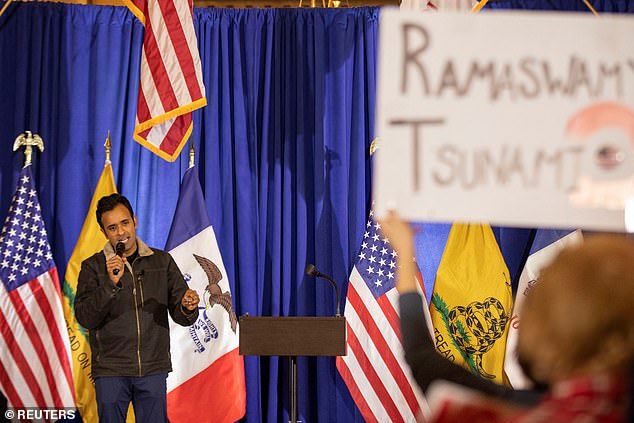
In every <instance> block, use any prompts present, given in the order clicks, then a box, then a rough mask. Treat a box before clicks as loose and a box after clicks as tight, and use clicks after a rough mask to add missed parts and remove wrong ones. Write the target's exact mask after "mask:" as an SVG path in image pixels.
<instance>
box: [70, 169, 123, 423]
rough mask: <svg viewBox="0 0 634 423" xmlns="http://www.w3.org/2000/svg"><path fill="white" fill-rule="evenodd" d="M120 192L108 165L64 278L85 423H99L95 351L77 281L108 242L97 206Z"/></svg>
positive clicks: (77, 391) (79, 401)
mask: <svg viewBox="0 0 634 423" xmlns="http://www.w3.org/2000/svg"><path fill="white" fill-rule="evenodd" d="M115 192H117V187H116V186H115V183H114V176H113V174H112V166H111V165H110V163H109V162H107V163H106V165H105V167H104V169H103V172H102V173H101V177H100V178H99V182H98V183H97V188H96V189H95V193H94V194H93V196H92V201H91V202H90V208H89V209H88V215H87V216H86V220H85V221H84V226H83V227H82V228H81V233H80V234H79V239H78V240H77V245H75V249H74V250H73V254H71V256H70V261H69V262H68V267H67V268H66V276H65V277H64V286H63V292H64V317H65V319H66V328H67V329H68V337H69V338H70V348H71V351H72V355H73V362H72V364H73V379H74V382H75V395H76V403H77V409H78V410H79V412H80V413H81V416H82V418H83V419H84V422H87V423H91V422H97V421H98V420H99V418H98V416H97V403H96V401H95V387H94V381H93V379H92V374H91V366H90V364H91V351H90V344H89V342H88V332H87V331H86V330H85V329H84V328H82V327H81V326H80V325H79V323H77V320H76V319H75V312H74V307H73V306H74V303H75V293H76V292H77V278H78V277H79V270H80V268H81V262H82V261H83V260H85V259H87V258H88V257H90V256H92V255H93V254H94V253H96V252H97V251H100V250H101V249H103V246H104V244H105V242H106V238H105V237H104V235H103V233H101V231H100V229H99V224H98V223H97V217H96V216H95V210H96V209H97V202H98V201H99V199H100V198H101V197H103V196H104V195H110V194H113V193H115Z"/></svg>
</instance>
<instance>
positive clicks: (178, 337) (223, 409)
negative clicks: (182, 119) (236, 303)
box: [165, 167, 246, 423]
mask: <svg viewBox="0 0 634 423" xmlns="http://www.w3.org/2000/svg"><path fill="white" fill-rule="evenodd" d="M165 249H166V250H167V251H169V252H170V254H171V255H172V256H173V257H174V260H175V261H176V263H177V264H178V267H179V268H180V270H181V272H183V275H184V277H185V280H186V281H187V284H188V285H189V287H190V288H191V289H195V290H196V291H197V292H198V295H199V296H200V298H201V302H200V304H199V308H200V310H199V317H198V320H197V321H196V323H194V325H192V326H190V327H182V326H179V325H176V324H175V323H174V322H172V321H171V320H170V342H171V354H172V366H173V368H174V371H173V372H172V373H170V375H169V377H168V378H167V414H168V417H169V420H170V421H171V422H173V423H180V422H187V423H191V422H214V423H222V422H234V421H236V420H238V419H240V418H241V417H242V416H244V413H245V407H246V387H245V381H244V363H243V360H242V357H241V356H240V355H238V326H237V319H236V314H235V312H234V309H233V301H232V297H231V290H230V288H229V281H228V279H227V272H226V271H225V267H224V265H223V263H222V257H221V256H220V250H219V249H218V243H217V242H216V235H215V234H214V230H213V228H212V226H211V223H210V221H209V216H208V214H207V208H206V206H205V201H204V198H203V192H202V189H201V187H200V182H199V180H198V174H197V173H196V171H195V169H194V168H193V167H191V168H189V169H188V170H187V171H186V172H185V175H184V177H183V182H182V184H181V191H180V195H179V198H178V204H177V206H176V213H175V214H174V220H173V222H172V228H171V229H170V234H169V236H168V239H167V243H166V245H165Z"/></svg>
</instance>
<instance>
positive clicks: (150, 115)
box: [124, 0, 207, 161]
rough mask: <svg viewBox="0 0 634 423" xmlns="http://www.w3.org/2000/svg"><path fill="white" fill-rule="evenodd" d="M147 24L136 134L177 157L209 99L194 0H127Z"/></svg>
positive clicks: (150, 145) (163, 153) (157, 150)
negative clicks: (197, 112) (194, 114)
mask: <svg viewBox="0 0 634 423" xmlns="http://www.w3.org/2000/svg"><path fill="white" fill-rule="evenodd" d="M124 3H125V5H126V6H127V7H128V8H129V9H130V10H131V11H132V13H134V15H135V16H136V17H137V18H139V20H140V21H141V22H142V23H143V25H144V26H145V38H144V40H143V52H142V54H141V82H140V84H139V99H138V103H137V117H136V126H135V128H134V139H135V140H137V141H138V142H139V143H141V144H142V145H144V146H145V147H147V148H148V149H150V150H151V151H153V152H154V153H156V154H158V155H159V156H160V157H162V158H164V159H165V160H168V161H174V160H175V159H176V157H178V155H179V153H180V152H181V150H182V148H183V146H184V145H185V143H186V142H187V139H188V138H189V135H190V134H191V131H192V128H193V123H192V114H191V112H192V110H196V109H198V108H201V107H203V106H205V105H206V104H207V100H206V99H205V86H204V85H203V78H202V70H201V65H200V55H199V53H198V45H197V42H196V33H195V32H194V17H193V9H192V7H193V3H192V0H152V1H149V0H124Z"/></svg>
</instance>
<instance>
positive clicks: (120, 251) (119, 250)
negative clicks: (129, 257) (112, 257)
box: [112, 241, 125, 276]
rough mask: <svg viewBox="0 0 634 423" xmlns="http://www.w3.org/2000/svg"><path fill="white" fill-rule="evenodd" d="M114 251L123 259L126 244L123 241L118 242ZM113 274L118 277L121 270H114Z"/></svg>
mask: <svg viewBox="0 0 634 423" xmlns="http://www.w3.org/2000/svg"><path fill="white" fill-rule="evenodd" d="M114 251H115V253H116V254H117V255H118V256H119V257H123V252H124V251H125V244H124V243H123V242H121V241H119V242H117V245H115V247H114ZM112 274H113V275H115V276H117V275H118V274H119V269H114V270H113V271H112Z"/></svg>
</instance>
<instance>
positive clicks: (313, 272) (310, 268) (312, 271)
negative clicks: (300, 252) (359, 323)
mask: <svg viewBox="0 0 634 423" xmlns="http://www.w3.org/2000/svg"><path fill="white" fill-rule="evenodd" d="M305 272H306V274H307V275H308V276H314V277H316V278H324V279H326V280H328V282H330V284H331V285H332V286H333V288H335V295H336V296H337V313H336V314H335V316H336V317H341V313H340V311H339V310H340V309H339V288H337V284H336V283H335V281H333V280H332V278H330V277H329V276H326V275H324V274H323V273H321V272H319V271H318V270H317V269H316V268H315V265H314V264H310V263H309V264H307V265H306V270H305Z"/></svg>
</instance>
